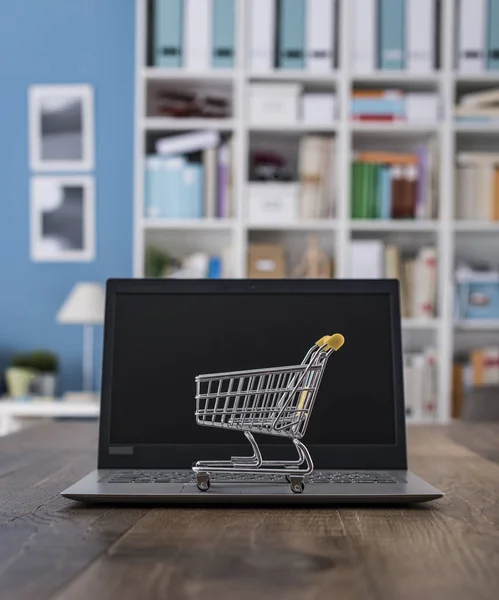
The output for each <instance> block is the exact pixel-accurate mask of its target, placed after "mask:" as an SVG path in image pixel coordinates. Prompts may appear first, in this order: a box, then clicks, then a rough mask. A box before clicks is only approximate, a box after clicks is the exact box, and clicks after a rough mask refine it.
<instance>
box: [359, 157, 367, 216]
mask: <svg viewBox="0 0 499 600" xmlns="http://www.w3.org/2000/svg"><path fill="white" fill-rule="evenodd" d="M369 167H370V165H368V164H367V163H362V164H361V165H360V175H359V180H360V193H359V207H360V208H359V219H368V218H369V174H370V168H369Z"/></svg>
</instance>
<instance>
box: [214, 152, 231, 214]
mask: <svg viewBox="0 0 499 600" xmlns="http://www.w3.org/2000/svg"><path fill="white" fill-rule="evenodd" d="M230 153H231V149H230V146H229V144H222V145H221V146H220V147H219V148H218V187H217V209H216V216H217V217H218V218H221V219H224V218H227V217H228V216H229V212H230V208H229V194H230V187H229V186H230Z"/></svg>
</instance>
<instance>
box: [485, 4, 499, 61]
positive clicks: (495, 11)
mask: <svg viewBox="0 0 499 600" xmlns="http://www.w3.org/2000/svg"><path fill="white" fill-rule="evenodd" d="M487 69H490V70H491V71H495V70H497V69H499V0H489V18H488V32H487Z"/></svg>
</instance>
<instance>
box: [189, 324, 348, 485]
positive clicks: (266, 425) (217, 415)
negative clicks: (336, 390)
mask: <svg viewBox="0 0 499 600" xmlns="http://www.w3.org/2000/svg"><path fill="white" fill-rule="evenodd" d="M344 341H345V340H344V338H343V336H342V335H341V334H339V333H336V334H334V335H331V336H329V335H326V336H324V337H322V338H321V339H320V340H318V341H317V342H316V343H315V344H314V345H313V346H312V347H311V348H310V349H309V351H308V352H307V354H306V355H305V358H304V359H303V361H302V362H301V364H300V365H293V366H287V367H275V368H271V369H253V370H249V371H232V372H229V373H213V374H209V375H198V376H197V377H196V413H195V414H196V423H197V424H198V425H201V426H203V427H218V428H221V429H230V430H232V431H241V432H243V433H244V435H245V436H246V438H247V440H248V441H249V443H250V444H251V447H252V450H253V455H252V456H246V457H242V456H233V457H232V458H231V459H230V460H225V461H198V462H196V463H195V464H194V466H193V467H192V469H193V471H194V472H195V473H196V479H197V486H198V488H199V489H200V490H201V491H207V490H208V489H209V488H210V483H211V478H210V475H211V474H212V473H227V472H228V473H268V474H274V475H275V474H281V475H283V476H285V477H286V479H287V480H288V482H289V483H290V484H291V489H292V491H293V492H295V493H300V492H302V491H303V490H304V482H303V478H304V477H305V476H306V475H310V474H311V473H312V471H313V469H314V465H313V462H312V458H311V456H310V453H309V451H308V450H307V448H306V446H305V445H304V444H303V442H301V441H300V440H301V439H302V438H303V436H304V435H305V432H306V430H307V427H308V423H309V421H310V417H311V415H312V410H313V408H314V403H315V399H316V396H317V392H318V390H319V386H320V383H321V380H322V375H323V373H324V369H325V368H326V364H327V362H328V359H329V357H330V356H331V354H333V352H336V351H337V350H339V349H340V348H341V346H342V345H343V343H344ZM254 433H261V434H266V435H273V436H281V437H287V438H290V439H291V440H292V441H293V444H294V446H295V448H296V450H297V453H298V458H297V459H296V460H281V461H278V460H263V458H262V453H261V451H260V448H259V447H258V444H257V443H256V441H255V438H254V436H253V434H254Z"/></svg>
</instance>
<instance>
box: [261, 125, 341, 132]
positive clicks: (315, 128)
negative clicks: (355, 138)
mask: <svg viewBox="0 0 499 600" xmlns="http://www.w3.org/2000/svg"><path fill="white" fill-rule="evenodd" d="M249 129H250V131H254V132H259V131H275V132H277V133H289V134H293V133H334V132H335V131H336V130H337V129H338V125H337V124H336V123H331V124H330V125H308V124H307V123H294V124H290V125H278V124H272V123H270V124H266V123H265V124H263V123H262V124H261V125H257V124H251V125H250V127H249Z"/></svg>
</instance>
